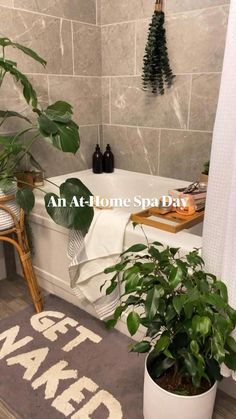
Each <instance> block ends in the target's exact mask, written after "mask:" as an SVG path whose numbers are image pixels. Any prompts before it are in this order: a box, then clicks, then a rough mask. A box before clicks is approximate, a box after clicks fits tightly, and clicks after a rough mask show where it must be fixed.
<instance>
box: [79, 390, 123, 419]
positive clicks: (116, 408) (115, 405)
mask: <svg viewBox="0 0 236 419" xmlns="http://www.w3.org/2000/svg"><path fill="white" fill-rule="evenodd" d="M101 405H103V406H105V407H106V409H107V410H108V412H109V416H107V419H122V417H123V415H122V409H121V405H120V403H119V402H118V400H116V399H115V397H113V396H112V394H110V393H108V391H105V390H100V391H99V392H98V393H97V394H95V395H94V396H93V397H92V398H91V399H90V400H89V401H88V403H87V404H85V405H84V406H83V407H82V409H80V410H79V411H78V412H77V413H75V414H74V415H72V416H71V419H90V418H91V415H92V413H94V412H95V411H96V410H97V408H98V407H99V406H101Z"/></svg>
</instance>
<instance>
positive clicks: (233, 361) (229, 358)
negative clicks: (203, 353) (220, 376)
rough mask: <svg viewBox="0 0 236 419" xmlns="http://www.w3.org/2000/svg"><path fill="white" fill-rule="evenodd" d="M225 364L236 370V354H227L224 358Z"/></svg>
mask: <svg viewBox="0 0 236 419" xmlns="http://www.w3.org/2000/svg"><path fill="white" fill-rule="evenodd" d="M224 363H225V365H226V366H227V367H228V368H229V369H230V370H232V371H236V356H235V354H234V353H233V354H226V355H225V359H224Z"/></svg>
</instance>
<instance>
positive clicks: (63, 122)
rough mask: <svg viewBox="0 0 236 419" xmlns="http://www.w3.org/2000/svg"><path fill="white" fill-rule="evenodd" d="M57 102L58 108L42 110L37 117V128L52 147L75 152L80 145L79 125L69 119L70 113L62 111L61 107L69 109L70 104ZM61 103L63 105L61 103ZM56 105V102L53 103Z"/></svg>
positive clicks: (66, 151)
mask: <svg viewBox="0 0 236 419" xmlns="http://www.w3.org/2000/svg"><path fill="white" fill-rule="evenodd" d="M57 103H59V106H58V108H59V110H58V111H57V113H56V110H53V109H52V107H53V105H51V109H49V110H46V111H44V112H43V113H42V114H41V115H40V116H39V118H38V125H39V130H40V132H41V134H42V135H43V137H45V138H49V139H50V140H51V142H52V144H53V145H54V147H56V148H58V149H59V150H62V151H64V152H65V153H74V154H75V153H76V152H77V150H78V148H79V145H80V137H79V127H78V125H77V124H76V123H75V122H74V121H72V120H71V114H70V112H69V111H68V110H67V111H66V113H65V114H63V115H62V114H60V112H62V110H60V109H61V107H62V109H63V106H65V109H70V105H69V104H67V103H66V102H57ZM61 104H63V105H61ZM54 106H56V104H54Z"/></svg>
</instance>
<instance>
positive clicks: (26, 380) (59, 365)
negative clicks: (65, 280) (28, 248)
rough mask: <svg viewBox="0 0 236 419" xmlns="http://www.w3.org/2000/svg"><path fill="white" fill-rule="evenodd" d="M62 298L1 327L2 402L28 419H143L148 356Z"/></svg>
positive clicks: (17, 317)
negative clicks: (130, 348) (133, 351)
mask: <svg viewBox="0 0 236 419" xmlns="http://www.w3.org/2000/svg"><path fill="white" fill-rule="evenodd" d="M129 343H130V339H129V338H127V337H125V336H124V335H122V334H121V333H119V332H117V331H115V330H113V331H111V332H109V331H107V330H106V328H105V326H104V324H103V323H102V322H100V321H99V320H96V319H94V318H93V317H91V316H90V315H88V314H87V313H85V312H84V311H82V310H80V309H78V308H77V307H75V306H73V305H71V304H69V303H67V302H65V301H63V300H61V299H59V298H57V297H55V296H49V297H48V298H47V299H46V301H45V307H44V312H43V314H41V315H40V316H37V315H36V316H35V315H34V312H33V309H32V308H27V309H26V310H24V311H22V312H20V313H18V314H17V315H16V316H12V317H10V318H8V319H6V320H3V321H1V322H0V399H2V400H3V401H4V403H5V405H6V406H8V407H9V410H10V411H11V412H15V416H16V417H17V418H19V417H20V418H23V419H31V418H32V419H46V418H51V419H63V418H73V419H88V418H91V419H107V418H110V419H120V418H122V419H141V418H142V417H143V415H142V392H143V366H144V358H143V356H137V355H136V354H130V353H128V349H127V348H128V344H129Z"/></svg>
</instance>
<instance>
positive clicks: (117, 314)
mask: <svg viewBox="0 0 236 419" xmlns="http://www.w3.org/2000/svg"><path fill="white" fill-rule="evenodd" d="M124 310H125V307H123V306H118V307H116V309H115V312H114V315H113V317H114V319H116V320H118V319H119V317H120V316H121V314H122V313H123V311H124Z"/></svg>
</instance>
